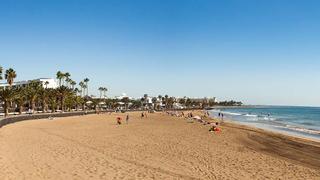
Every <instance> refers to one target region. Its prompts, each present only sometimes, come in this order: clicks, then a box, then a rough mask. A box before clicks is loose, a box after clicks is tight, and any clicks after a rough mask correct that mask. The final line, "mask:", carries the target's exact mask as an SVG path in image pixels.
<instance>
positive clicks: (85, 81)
mask: <svg viewBox="0 0 320 180" xmlns="http://www.w3.org/2000/svg"><path fill="white" fill-rule="evenodd" d="M89 81H90V80H89V78H85V79H84V80H83V82H84V83H85V84H86V89H87V96H88V95H89V90H88V82H89Z"/></svg>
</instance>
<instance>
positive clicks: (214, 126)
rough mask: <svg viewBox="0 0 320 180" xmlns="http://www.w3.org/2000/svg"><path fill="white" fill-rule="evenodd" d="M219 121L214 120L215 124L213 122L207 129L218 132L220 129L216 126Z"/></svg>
mask: <svg viewBox="0 0 320 180" xmlns="http://www.w3.org/2000/svg"><path fill="white" fill-rule="evenodd" d="M218 126H219V123H218V122H216V123H215V124H213V126H212V127H211V128H210V129H209V131H210V132H213V131H216V132H220V131H221V129H220V128H219V127H218Z"/></svg>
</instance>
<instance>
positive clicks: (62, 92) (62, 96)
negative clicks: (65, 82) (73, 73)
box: [57, 86, 72, 112]
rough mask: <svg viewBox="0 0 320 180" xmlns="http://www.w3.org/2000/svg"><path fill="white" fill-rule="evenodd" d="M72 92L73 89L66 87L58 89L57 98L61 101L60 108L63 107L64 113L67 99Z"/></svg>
mask: <svg viewBox="0 0 320 180" xmlns="http://www.w3.org/2000/svg"><path fill="white" fill-rule="evenodd" d="M71 92H72V91H71V89H69V88H68V87H65V86H61V87H59V88H57V96H58V97H59V100H60V106H61V111H62V112H63V111H64V110H65V107H64V103H65V99H66V97H67V96H68V95H69V94H70V93H71Z"/></svg>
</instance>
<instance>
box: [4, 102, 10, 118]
mask: <svg viewBox="0 0 320 180" xmlns="http://www.w3.org/2000/svg"><path fill="white" fill-rule="evenodd" d="M3 108H4V117H7V116H8V114H9V108H8V101H4V107H3Z"/></svg>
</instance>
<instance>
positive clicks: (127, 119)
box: [126, 114, 129, 124]
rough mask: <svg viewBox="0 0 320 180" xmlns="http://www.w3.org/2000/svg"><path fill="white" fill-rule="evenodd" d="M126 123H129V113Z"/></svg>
mask: <svg viewBox="0 0 320 180" xmlns="http://www.w3.org/2000/svg"><path fill="white" fill-rule="evenodd" d="M126 123H127V124H128V123H129V114H127V117H126Z"/></svg>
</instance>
